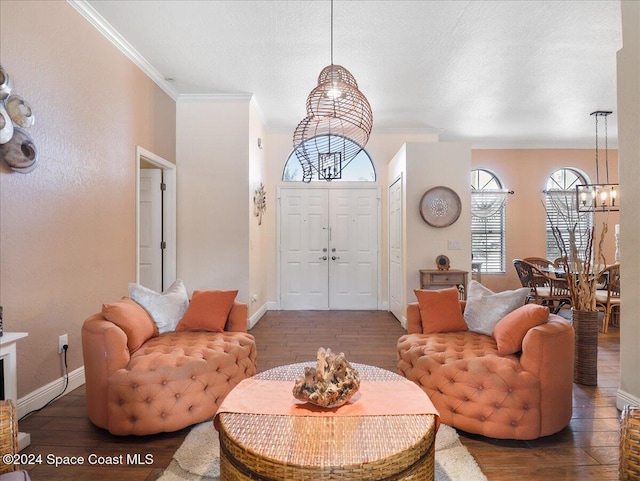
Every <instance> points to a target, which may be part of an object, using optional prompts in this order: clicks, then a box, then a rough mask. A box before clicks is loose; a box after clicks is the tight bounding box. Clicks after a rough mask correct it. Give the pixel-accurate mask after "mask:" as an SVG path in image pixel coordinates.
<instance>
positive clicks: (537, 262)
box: [522, 257, 557, 286]
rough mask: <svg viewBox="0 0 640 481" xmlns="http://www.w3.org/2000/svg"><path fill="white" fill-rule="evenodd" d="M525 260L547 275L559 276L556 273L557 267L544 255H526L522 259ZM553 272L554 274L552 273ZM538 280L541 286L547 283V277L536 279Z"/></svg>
mask: <svg viewBox="0 0 640 481" xmlns="http://www.w3.org/2000/svg"><path fill="white" fill-rule="evenodd" d="M522 260H523V261H525V262H528V263H529V264H531V265H532V266H533V267H535V268H537V269H538V270H540V271H542V272H543V273H544V274H545V275H546V276H547V277H557V276H556V274H555V272H554V271H555V269H556V267H555V266H554V265H553V262H551V261H550V260H549V259H545V258H544V257H525V258H523V259H522ZM552 273H553V275H551V274H552ZM536 282H538V284H539V285H540V286H544V285H545V283H546V280H545V279H536Z"/></svg>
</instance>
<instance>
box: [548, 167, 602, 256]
mask: <svg viewBox="0 0 640 481" xmlns="http://www.w3.org/2000/svg"><path fill="white" fill-rule="evenodd" d="M590 183H591V181H590V180H589V178H588V177H587V176H586V175H585V174H583V173H581V172H580V171H578V170H577V169H572V168H570V167H563V168H562V169H558V170H556V171H555V172H553V173H552V174H551V175H550V176H549V179H548V180H547V185H546V189H545V190H544V193H545V194H546V202H545V207H546V210H547V219H546V230H547V259H549V260H554V259H557V258H558V257H561V253H560V248H559V247H558V242H557V241H556V239H555V237H554V236H553V232H552V230H551V227H552V226H555V227H558V229H559V231H560V234H561V235H562V238H563V239H564V242H565V244H566V245H567V246H568V245H569V229H571V228H573V227H574V226H575V227H576V233H577V234H578V235H577V236H576V242H577V247H578V248H579V249H582V248H584V245H582V244H583V242H586V237H585V236H584V234H585V233H587V232H589V231H590V229H591V226H592V225H593V213H592V212H585V213H578V209H577V205H576V185H578V184H590ZM580 234H582V235H580Z"/></svg>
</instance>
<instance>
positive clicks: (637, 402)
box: [616, 389, 640, 411]
mask: <svg viewBox="0 0 640 481" xmlns="http://www.w3.org/2000/svg"><path fill="white" fill-rule="evenodd" d="M627 404H630V405H631V406H640V398H639V397H637V396H634V395H633V394H629V393H628V392H626V391H623V390H622V389H618V393H617V395H616V407H617V408H618V409H619V410H620V411H622V408H624V407H625V406H626V405H627Z"/></svg>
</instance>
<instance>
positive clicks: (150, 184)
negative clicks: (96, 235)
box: [136, 147, 177, 292]
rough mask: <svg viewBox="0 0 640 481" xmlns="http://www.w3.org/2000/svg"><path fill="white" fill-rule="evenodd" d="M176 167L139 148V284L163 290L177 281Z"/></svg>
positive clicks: (137, 170) (137, 267) (137, 251)
mask: <svg viewBox="0 0 640 481" xmlns="http://www.w3.org/2000/svg"><path fill="white" fill-rule="evenodd" d="M176 240H177V235H176V165H175V164H173V163H171V162H169V161H168V160H165V159H163V158H162V157H159V156H158V155H155V154H154V153H152V152H149V151H148V150H145V149H143V148H142V147H137V148H136V282H137V283H139V284H142V285H144V286H145V287H149V288H150V289H154V290H157V291H159V292H160V291H163V290H165V289H166V288H167V287H168V286H170V285H171V284H172V283H173V282H174V281H175V279H176V252H177V249H176V247H177V246H176Z"/></svg>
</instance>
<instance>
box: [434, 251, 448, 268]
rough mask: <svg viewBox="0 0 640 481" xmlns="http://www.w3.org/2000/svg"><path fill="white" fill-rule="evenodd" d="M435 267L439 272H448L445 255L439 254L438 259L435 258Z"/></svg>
mask: <svg viewBox="0 0 640 481" xmlns="http://www.w3.org/2000/svg"><path fill="white" fill-rule="evenodd" d="M436 267H437V268H438V270H439V271H448V270H449V268H450V267H451V263H450V262H449V258H448V257H447V256H445V255H442V254H440V255H439V256H438V257H436Z"/></svg>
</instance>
